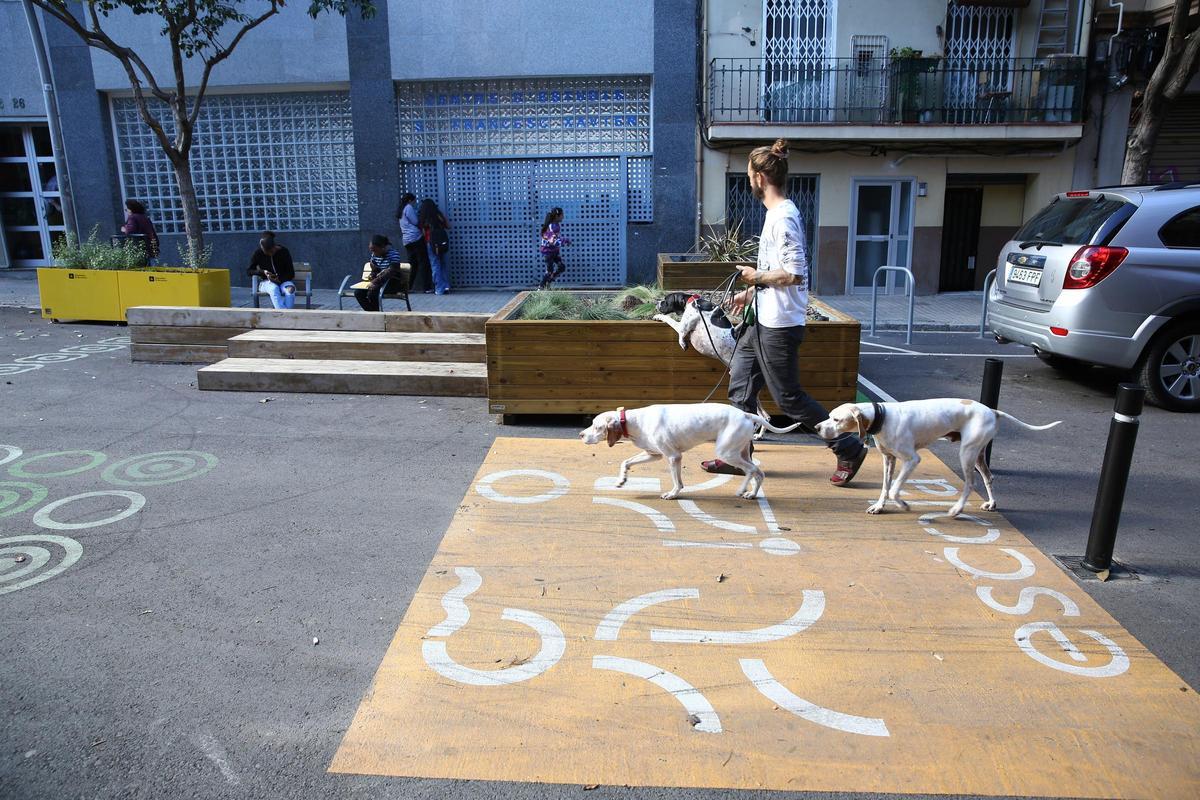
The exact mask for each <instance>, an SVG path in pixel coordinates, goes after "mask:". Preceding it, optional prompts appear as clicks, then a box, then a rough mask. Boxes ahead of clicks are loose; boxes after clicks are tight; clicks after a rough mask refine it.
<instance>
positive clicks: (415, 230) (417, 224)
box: [396, 192, 433, 294]
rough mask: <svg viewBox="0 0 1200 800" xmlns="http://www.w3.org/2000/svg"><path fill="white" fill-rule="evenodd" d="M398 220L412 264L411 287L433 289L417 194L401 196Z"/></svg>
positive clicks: (425, 290)
mask: <svg viewBox="0 0 1200 800" xmlns="http://www.w3.org/2000/svg"><path fill="white" fill-rule="evenodd" d="M396 217H397V221H398V222H399V223H400V238H401V239H402V240H403V241H404V249H405V250H406V251H407V252H408V263H409V265H411V266H412V277H411V283H410V284H409V289H411V290H412V291H414V292H425V294H429V293H430V292H432V291H433V276H432V275H431V272H432V267H431V266H430V264H429V252H428V250H427V248H426V246H425V233H424V231H422V230H421V220H420V219H419V218H418V216H417V196H416V195H415V194H413V193H412V192H407V193H405V195H404V196H403V197H401V198H400V208H399V209H397V210H396Z"/></svg>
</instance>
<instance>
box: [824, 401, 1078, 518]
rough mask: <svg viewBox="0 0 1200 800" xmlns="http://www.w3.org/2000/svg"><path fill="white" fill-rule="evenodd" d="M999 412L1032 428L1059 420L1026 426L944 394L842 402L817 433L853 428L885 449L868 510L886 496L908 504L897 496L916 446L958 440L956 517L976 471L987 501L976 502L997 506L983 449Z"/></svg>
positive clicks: (833, 434) (831, 435) (904, 506)
mask: <svg viewBox="0 0 1200 800" xmlns="http://www.w3.org/2000/svg"><path fill="white" fill-rule="evenodd" d="M1002 417H1003V418H1004V419H1011V420H1012V421H1013V422H1015V423H1017V424H1018V425H1020V426H1021V427H1022V428H1026V429H1028V430H1031V431H1044V430H1047V429H1049V428H1053V427H1054V426H1055V425H1058V424H1060V423H1061V420H1059V421H1058V422H1051V423H1050V424H1049V425H1030V424H1028V423H1026V422H1022V421H1021V420H1019V419H1017V418H1016V417H1014V416H1013V415H1012V414H1005V413H1004V412H1003V411H996V410H994V409H991V408H988V407H987V406H985V405H984V404H983V403H977V402H975V401H974V400H957V399H950V398H943V399H938V400H910V401H908V402H904V403H845V404H843V405H840V406H838V407H837V408H835V409H834V410H833V411H831V412H829V419H827V420H825V421H824V422H822V423H820V424H819V425H817V435H818V436H820V437H821V438H822V439H836V438H837V437H838V436H839V435H841V434H843V433H857V434H858V435H859V436H860V437H865V436H866V435H867V434H872V435H874V437H875V443H876V445H878V447H879V452H880V453H882V454H883V487H882V488H881V490H880V492H879V500H877V501H876V502H875V504H874V505H872V506H871V507H869V508H868V509H867V513H868V514H878V513H879V512H881V511H883V508H884V506H885V505H886V504H887V501H888V500H891V501H892V502H893V503H895V504H896V505H897V506H899V507H900V510H902V511H907V510H908V503H906V502H904V501H903V500H901V499H900V490H901V489H902V488H904V482H905V481H907V480H908V476H909V475H911V474H912V472H913V470H914V469H916V468H917V465H918V464H920V463H921V456H920V455H919V454H918V453H917V451H918V450H920V449H921V448H923V447H928V446H929V445H931V444H933V443H934V442H935V441H937V440H938V439H942V438H946V439H949V440H950V441H952V442H956V441H959V440H960V439H961V440H962V445H961V446H960V448H959V451H958V455H959V459H960V463H961V465H962V471H963V480H964V485H963V490H962V494H961V495H960V496H959V498H958V502H956V503H955V504H954V505H953V506H952V507H951V508H950V511H949V515H950V516H951V517H957V516H958V515H959V514H961V513H962V510H963V508H965V507H966V505H967V498H968V497H969V496H970V495H971V489H972V488H973V487H974V484H975V472H976V471H978V472H979V474H980V476H981V477H982V478H983V486H984V489H986V490H987V501H986V502H984V503H981V504H980V506H979V507H980V508H981V509H982V510H984V511H993V510H995V508H996V498H995V496H994V495H993V494H992V471H991V469H989V468H988V465H987V461H985V460H984V455H983V454H984V450H985V449H986V448H987V446H988V443H989V442H991V441H992V439H993V438H994V437H995V435H996V428H997V425H998V423H999V421H1000V418H1002ZM897 461H898V462H900V469H899V472H897V471H896V462H897Z"/></svg>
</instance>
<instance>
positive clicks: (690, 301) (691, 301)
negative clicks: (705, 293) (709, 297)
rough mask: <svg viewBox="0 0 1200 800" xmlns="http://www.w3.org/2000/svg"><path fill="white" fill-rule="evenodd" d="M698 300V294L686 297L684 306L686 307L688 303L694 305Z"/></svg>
mask: <svg viewBox="0 0 1200 800" xmlns="http://www.w3.org/2000/svg"><path fill="white" fill-rule="evenodd" d="M699 299H700V295H698V294H693V295H690V296H688V299H687V300H686V301H684V305H687V304H688V303H694V302H696V301H697V300H699Z"/></svg>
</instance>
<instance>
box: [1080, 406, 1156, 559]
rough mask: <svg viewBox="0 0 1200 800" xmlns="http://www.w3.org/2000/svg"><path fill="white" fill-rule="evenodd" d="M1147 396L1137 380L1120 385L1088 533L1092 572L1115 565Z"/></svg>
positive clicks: (1088, 556) (1088, 552)
mask: <svg viewBox="0 0 1200 800" xmlns="http://www.w3.org/2000/svg"><path fill="white" fill-rule="evenodd" d="M1145 399H1146V390H1145V389H1143V388H1142V387H1141V386H1138V385H1137V384H1136V383H1122V384H1121V385H1120V386H1118V387H1117V400H1116V402H1115V403H1114V404H1113V418H1112V422H1110V423H1109V426H1108V447H1106V448H1105V450H1104V466H1102V467H1101V468H1100V485H1099V486H1097V487H1096V505H1095V506H1094V507H1093V508H1092V530H1091V532H1090V533H1088V544H1087V554H1086V555H1084V557H1083V566H1084V568H1085V569H1089V570H1091V571H1092V572H1103V571H1104V570H1106V569H1109V568H1111V567H1112V554H1113V546H1114V545H1115V544H1116V541H1117V526H1118V525H1119V524H1120V522H1121V506H1122V505H1123V504H1124V502H1125V484H1126V483H1128V482H1129V465H1130V463H1131V462H1132V461H1133V446H1134V444H1136V443H1137V434H1138V417H1139V416H1141V413H1142V402H1143V401H1144V400H1145Z"/></svg>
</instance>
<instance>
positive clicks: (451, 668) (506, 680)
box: [421, 567, 567, 686]
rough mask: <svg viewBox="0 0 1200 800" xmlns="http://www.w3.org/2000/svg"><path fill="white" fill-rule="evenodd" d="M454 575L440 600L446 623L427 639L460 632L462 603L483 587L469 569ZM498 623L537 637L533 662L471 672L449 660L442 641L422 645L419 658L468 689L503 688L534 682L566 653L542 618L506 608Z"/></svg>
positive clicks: (558, 634)
mask: <svg viewBox="0 0 1200 800" xmlns="http://www.w3.org/2000/svg"><path fill="white" fill-rule="evenodd" d="M454 574H455V575H457V576H458V579H459V585H458V586H457V587H455V588H454V589H451V590H450V591H448V592H446V594H445V595H443V596H442V608H443V609H445V611H446V619H445V620H443V621H442V622H440V623H439V624H437V625H435V626H434V627H433V628H431V629H430V631H429V633H428V634H427V635H428V636H449V635H451V634H453V633H455V632H457V631H458V630H460V629H461V628H462V626H463V625H465V624H466V623H467V620H469V619H470V617H471V614H470V612H469V611H468V610H467V606H466V603H465V602H463V601H464V600H465V599H466V598H467V597H469V596H470V595H471V594H473V593H474V592H475V591H476V590H477V589H479V587H480V586H482V585H483V579H482V578H481V577H480V575H479V573H478V572H477V571H476V570H474V569H472V568H470V567H459V568H456V569H455V570H454ZM500 619H502V620H505V621H506V622H516V623H519V624H521V625H525V626H526V627H529V628H532V629H533V630H534V632H536V633H537V634H538V636H539V637H540V638H541V645H540V647H539V648H538V652H537V653H536V654H535V655H534V656H533V657H532V658H530V659H528V660H526V661H525V662H524V663H521V664H514V665H513V666H511V667H506V668H504V669H494V670H486V669H474V668H471V667H464V666H463V665H462V664H459V663H458V662H456V661H455V660H454V659H453V658H451V657H450V654H449V652H447V650H446V643H445V642H444V641H436V642H435V641H428V640H426V641H424V642H422V643H421V656H422V657H423V658H424V659H425V663H426V664H428V665H429V667H430V669H432V670H433V671H434V672H436V673H437V674H439V675H441V676H442V677H443V678H448V679H449V680H452V681H457V682H458V683H464V684H466V685H468V686H506V685H509V684H513V683H520V682H521V681H527V680H529V679H531V678H536V677H537V676H538V675H541V674H542V673H543V672H545V671H546V670H548V669H550V668H551V667H553V666H554V665H555V664H557V663H558V662H559V660H561V659H562V657H563V653H565V652H566V649H567V639H566V637H565V636H563V632H562V629H561V628H559V627H558V626H557V625H555V624H554V623H553V622H551V621H550V620H548V619H546V618H545V617H543V616H542V615H541V614H535V613H534V612H532V611H525V610H523V609H519V608H506V609H504V611H503V612H502V613H501V614H500Z"/></svg>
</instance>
